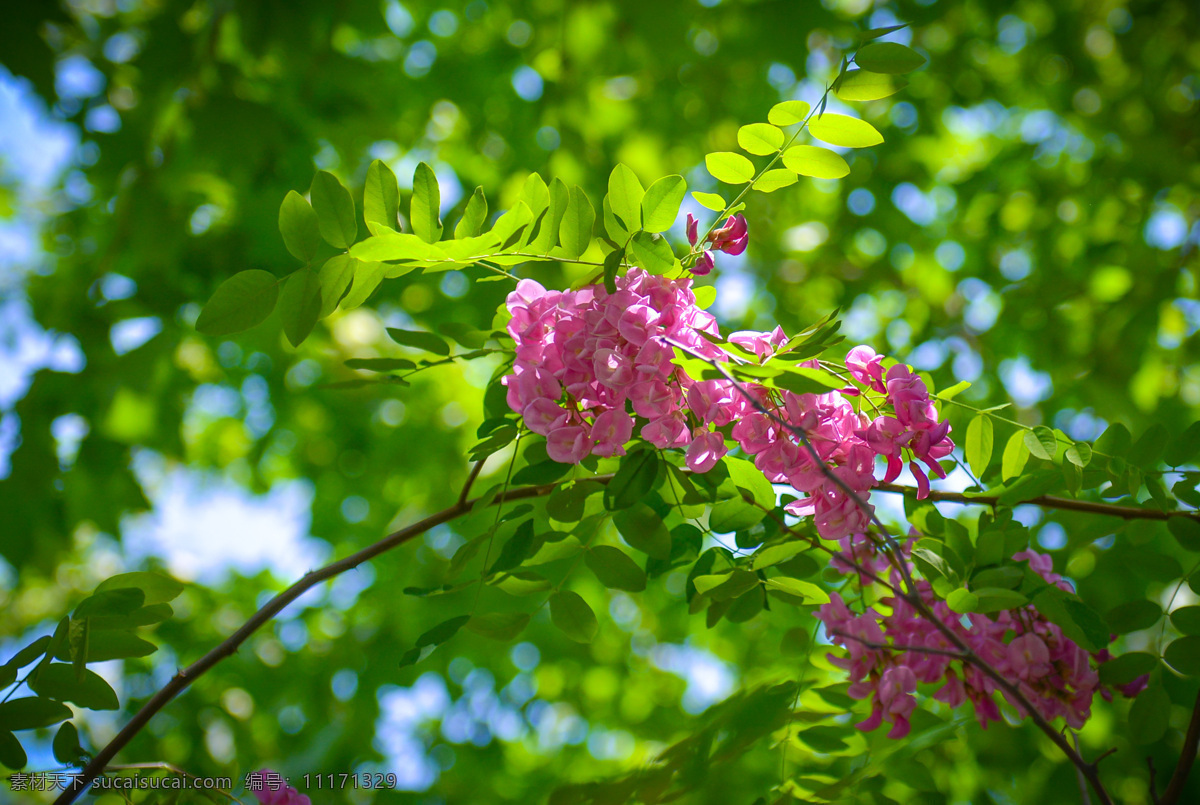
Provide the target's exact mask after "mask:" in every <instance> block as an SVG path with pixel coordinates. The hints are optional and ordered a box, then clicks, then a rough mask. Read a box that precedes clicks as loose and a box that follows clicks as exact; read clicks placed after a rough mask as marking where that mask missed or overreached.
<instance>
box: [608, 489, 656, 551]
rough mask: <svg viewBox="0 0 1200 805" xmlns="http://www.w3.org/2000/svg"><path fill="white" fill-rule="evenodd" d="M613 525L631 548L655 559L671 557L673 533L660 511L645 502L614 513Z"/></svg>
mask: <svg viewBox="0 0 1200 805" xmlns="http://www.w3.org/2000/svg"><path fill="white" fill-rule="evenodd" d="M610 483H611V482H610ZM613 525H615V526H616V527H617V531H618V532H619V533H620V534H621V537H622V538H623V539H624V540H625V542H627V543H628V544H629V546H630V547H631V548H635V549H636V550H639V551H641V552H642V553H644V554H647V555H649V556H653V557H654V558H655V559H669V558H670V557H671V534H670V532H668V531H667V527H666V525H664V524H663V521H662V518H661V517H659V516H658V513H657V512H655V511H654V509H651V508H650V507H649V506H647V505H646V504H645V503H635V504H634V505H633V506H631V507H630V508H628V509H625V510H624V511H620V512H617V513H616V514H614V515H613Z"/></svg>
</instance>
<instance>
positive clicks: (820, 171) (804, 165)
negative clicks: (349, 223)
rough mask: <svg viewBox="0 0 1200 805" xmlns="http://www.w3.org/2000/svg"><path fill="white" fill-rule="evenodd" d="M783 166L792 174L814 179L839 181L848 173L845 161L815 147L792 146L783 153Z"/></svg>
mask: <svg viewBox="0 0 1200 805" xmlns="http://www.w3.org/2000/svg"><path fill="white" fill-rule="evenodd" d="M783 164H784V165H785V166H787V169H788V170H790V171H792V172H793V173H798V174H800V175H801V176H812V177H814V178H816V179H840V178H842V177H843V176H845V175H846V174H848V173H849V172H850V166H849V165H847V164H846V160H844V159H842V158H841V157H840V156H839V155H837V154H835V153H834V152H833V151H830V150H829V149H828V148H821V147H820V146H817V145H793V146H792V147H791V148H789V149H788V150H787V151H784V152H783Z"/></svg>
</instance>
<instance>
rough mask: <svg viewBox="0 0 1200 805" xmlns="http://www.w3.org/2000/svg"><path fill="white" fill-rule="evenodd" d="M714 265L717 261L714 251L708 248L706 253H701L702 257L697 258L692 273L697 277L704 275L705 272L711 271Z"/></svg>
mask: <svg viewBox="0 0 1200 805" xmlns="http://www.w3.org/2000/svg"><path fill="white" fill-rule="evenodd" d="M714 266H715V262H714V261H713V254H712V252H710V251H707V250H706V251H705V252H704V254H702V255H700V258H699V259H698V260H696V265H694V266H692V273H693V274H695V275H696V276H697V277H703V276H704V275H705V274H708V273H710V272H711V271H712V270H713V268H714Z"/></svg>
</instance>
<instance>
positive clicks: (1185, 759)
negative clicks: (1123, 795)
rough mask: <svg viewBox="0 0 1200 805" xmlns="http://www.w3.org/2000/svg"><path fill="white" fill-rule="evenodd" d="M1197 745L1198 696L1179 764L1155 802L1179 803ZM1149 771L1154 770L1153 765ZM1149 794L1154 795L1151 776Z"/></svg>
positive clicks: (1199, 725) (1199, 722)
mask: <svg viewBox="0 0 1200 805" xmlns="http://www.w3.org/2000/svg"><path fill="white" fill-rule="evenodd" d="M1198 745H1200V696H1197V697H1196V705H1195V706H1194V707H1193V708H1192V720H1191V721H1189V722H1188V728H1187V734H1186V735H1185V736H1184V738H1183V750H1182V751H1181V752H1180V754H1179V763H1178V764H1177V765H1176V766H1175V773H1174V774H1172V775H1171V782H1169V783H1167V790H1166V791H1164V792H1163V795H1162V797H1161V798H1158V797H1155V798H1154V801H1155V802H1158V803H1161V805H1175V803H1177V802H1179V798H1180V797H1181V796H1183V784H1184V783H1186V782H1187V778H1188V772H1190V771H1191V770H1192V764H1193V763H1195V762H1196V748H1197V746H1198ZM1147 760H1149V758H1147ZM1150 769H1151V771H1153V770H1154V767H1153V765H1152V766H1151V767H1150ZM1150 793H1151V794H1153V793H1154V778H1153V776H1151V778H1150Z"/></svg>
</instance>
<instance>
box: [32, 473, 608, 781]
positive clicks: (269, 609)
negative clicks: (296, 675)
mask: <svg viewBox="0 0 1200 805" xmlns="http://www.w3.org/2000/svg"><path fill="white" fill-rule="evenodd" d="M588 480H590V481H597V482H599V483H607V482H608V481H610V480H612V475H611V474H610V475H598V476H595V477H592V478H589V479H588ZM558 486H559V484H558V483H552V484H542V485H540V486H529V487H523V488H521V489H513V490H511V491H509V492H505V493H502V494H499V495H497V496H496V497H495V498H494V499H493V500H492V505H499V504H502V503H508V502H510V501H513V500H524V499H526V498H536V497H541V496H543V495H548V494H550V492H552V491H553V490H554V489H555V488H557V487H558ZM478 500H479V498H475V499H474V500H460V501H459V502H457V503H455V504H454V505H453V506H451V507H450V508H448V509H443V510H442V511H440V512H438V513H437V514H432V515H430V516H429V517H426V518H425V519H424V520H420V521H418V522H416V523H413V524H412V525H410V526H406V527H405V528H402V529H400V530H399V531H395V532H393V533H391V534H388V535H387V536H386V537H384V538H383V539H381V540H379V541H378V542H376V543H374V544H372V545H369V546H367V547H366V548H363V549H362V550H361V551H358V552H357V553H353V554H351V555H350V556H347V557H346V558H345V559H339V560H338V561H336V562H332V563H330V564H328V565H325V566H324V567H322V568H320V569H318V570H314V571H312V572H310V573H306V574H305V575H304V576H303V578H301V579H300V580H299V581H297V582H296V583H295V584H293V585H292V586H291V587H288V588H287V589H286V590H284V591H283V592H281V593H280V594H279V595H277V596H275V597H274V598H272V599H271V600H270V601H268V602H267V603H266V605H264V606H263V607H262V608H261V609H259V610H258V611H257V612H255V613H254V615H252V616H251V617H250V619H249V620H248V621H246V623H245V624H243V625H242V627H241V628H240V629H238V630H237V631H236V632H234V633H233V634H231V635H230V636H229V637H227V638H225V640H223V641H222V642H221V643H220V644H218V645H217V646H216V647H215V648H213V649H212V650H211V651H209V652H208V653H207V654H205V655H204V656H203V657H201V658H200V659H199V660H197V661H196V662H194V663H192V664H191V665H189V666H188V667H187V668H184V669H183V670H182V671H180V672H179V673H177V674H176V675H175V676H174V677H172V678H171V681H170V682H168V683H167V684H166V685H165V686H163V687H162V689H160V690H159V691H158V692H157V693H155V694H154V696H152V697H151V698H150V700H149V701H147V702H146V703H145V704H144V705H142V708H141V709H140V710H138V712H137V714H136V715H134V717H133V718H132V719H130V721H129V723H128V724H126V725H125V727H124V728H123V729H122V730H121V731H120V732H118V733H117V735H116V737H114V738H113V739H112V740H111V741H109V742H108V744H107V745H106V746H105V747H104V748H103V749H101V750H100V751H99V752H97V753H96V755H95V757H93V758H92V760H91V762H89V763H88V764H87V765H86V766H85V767H84V768H83V771H81V772H80V773H79V774H77V775H75V776H74V777H73V778H72V780H71V785H70V786H68V787H67V788H66V790H64V791H63V792H62V794H60V795H59V797H58V799H56V800H55V801H54V805H69V804H70V803H72V802H74V801H75V799H76V798H77V797H78V796H79V795H80V794H82V793H83V790H84V789H85V788H87V786H89V785H90V784H91V782H92V781H93V780H95V779H96V777H97V775H99V774H100V773H101V772H103V771H104V769H105V768H106V767H107V766H108V764H109V761H110V760H112V759H113V757H115V756H116V754H117V753H118V752H120V751H121V750H122V749H123V748H125V746H126V745H127V744H128V743H129V742H130V741H131V740H133V737H134V736H135V735H137V734H138V733H139V732H141V730H142V729H143V728H144V727H145V726H146V724H148V723H149V721H150V719H151V718H153V717H154V716H155V715H156V714H157V713H158V711H159V710H162V709H163V707H165V706H166V705H167V704H168V703H170V702H171V701H172V700H173V699H174V698H175V697H176V696H178V695H179V694H181V693H183V691H184V690H186V689H187V688H188V687H189V686H190V685H191V684H192V683H193V682H195V681H196V679H198V678H199V677H200V676H202V675H203V674H205V673H207V672H208V671H210V670H212V668H213V666H215V665H216V664H217V663H219V662H221V660H224V659H225V658H226V657H229V656H231V655H233V653H234V652H236V651H237V650H238V647H239V646H241V645H242V643H244V642H245V641H246V640H247V638H249V637H250V635H252V634H254V633H255V632H256V631H258V630H259V629H260V628H261V627H262V626H264V625H265V624H267V623H268V622H270V620H271V619H272V618H274V617H275V616H276V615H278V614H279V613H280V612H281V611H283V609H284V608H285V607H287V605H288V604H290V603H292V602H293V601H295V600H296V599H297V598H299V597H300V596H301V595H303V594H304V593H306V592H308V590H310V589H312V588H313V587H315V586H317V585H318V584H320V583H321V582H323V581H328V580H329V579H331V578H333V577H334V576H337V575H339V574H341V573H345V572H346V571H347V570H352V569H354V568H356V567H358V566H359V565H361V564H362V563H363V562H367V561H369V560H371V559H374V558H375V557H377V556H379V555H380V554H383V553H386V552H388V551H390V550H392V549H393V548H396V547H398V546H400V545H403V544H404V543H406V542H408V541H409V540H412V539H414V538H416V537H418V536H420V535H421V534H424V533H425V532H426V531H428V530H429V529H431V528H433V527H434V526H439V525H442V524H443V523H448V522H450V521H451V520H453V519H455V518H457V517H460V516H462V515H464V514H466V513H467V512H469V511H470V510H471V507H472V506H474V505H475V503H476V502H477V501H478Z"/></svg>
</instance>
